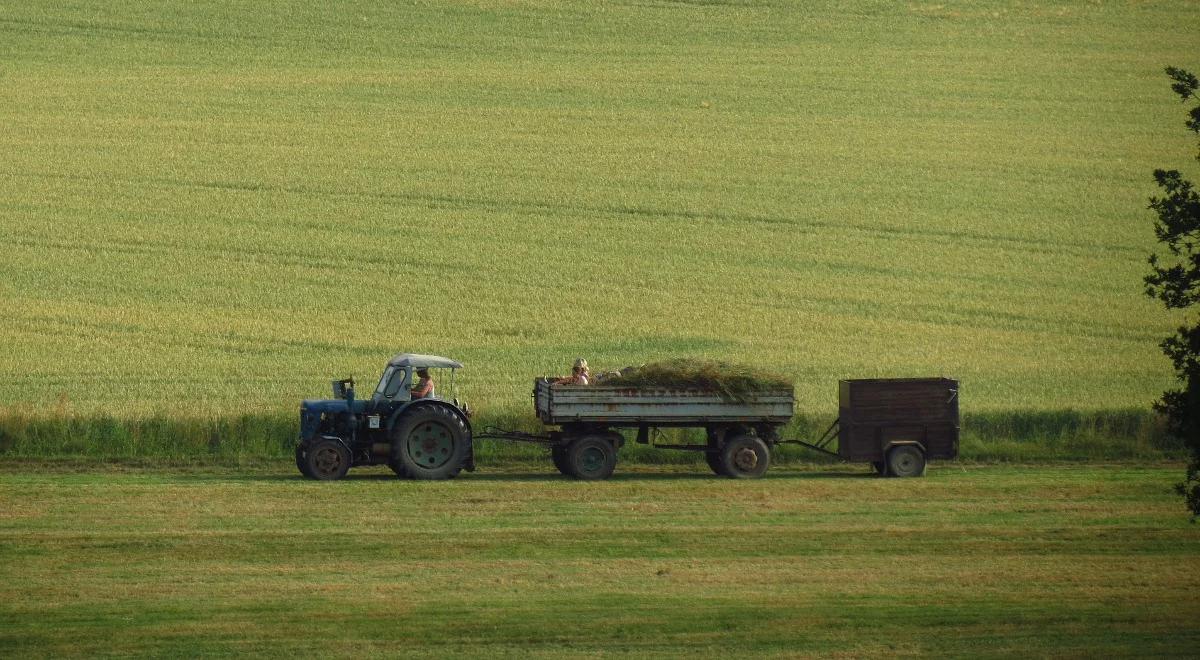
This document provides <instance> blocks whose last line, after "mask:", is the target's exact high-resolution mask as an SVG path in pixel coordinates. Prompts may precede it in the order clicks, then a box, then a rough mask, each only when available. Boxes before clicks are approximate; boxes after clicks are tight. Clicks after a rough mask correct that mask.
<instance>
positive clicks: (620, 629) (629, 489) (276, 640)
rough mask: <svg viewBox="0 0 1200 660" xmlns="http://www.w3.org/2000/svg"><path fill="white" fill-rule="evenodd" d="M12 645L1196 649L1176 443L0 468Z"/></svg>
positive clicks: (690, 650) (1176, 652) (581, 652)
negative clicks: (644, 463) (510, 463)
mask: <svg viewBox="0 0 1200 660" xmlns="http://www.w3.org/2000/svg"><path fill="white" fill-rule="evenodd" d="M0 470H2V471H3V478H2V479H0V578H2V579H0V654H2V655H4V656H5V657H23V656H26V655H43V654H49V655H54V656H60V655H84V656H93V657H94V656H97V655H109V654H112V655H128V654H150V655H159V656H161V655H189V656H195V655H208V654H212V655H227V654H234V653H237V654H242V653H257V654H269V655H272V656H279V655H291V654H298V655H309V654H320V655H326V654H328V655H342V656H363V655H394V654H398V653H404V654H407V655H414V656H431V657H445V656H447V655H451V654H453V655H465V656H487V657H546V656H564V655H565V656H592V657H594V656H596V655H613V656H638V657H643V656H672V657H679V656H681V655H689V656H703V657H730V656H731V655H738V656H746V655H765V656H788V657H795V656H810V655H819V656H829V655H842V656H849V657H863V656H871V657H890V656H895V655H912V654H923V655H929V654H935V655H956V656H963V655H970V656H980V655H984V656H1016V655H1019V656H1024V657H1028V656H1063V655H1065V656H1071V657H1113V656H1126V655H1138V656H1177V657H1187V656H1193V655H1194V653H1195V649H1196V647H1197V644H1200V631H1198V630H1197V628H1196V626H1195V621H1196V618H1197V616H1198V615H1200V597H1198V596H1197V594H1200V572H1198V571H1197V568H1200V563H1198V559H1197V557H1200V527H1197V526H1196V525H1194V524H1189V523H1188V522H1187V518H1186V516H1184V515H1182V512H1181V510H1180V506H1179V502H1178V499H1177V498H1176V497H1175V496H1174V495H1173V494H1172V493H1171V492H1170V485H1171V484H1172V483H1173V482H1174V481H1175V480H1177V479H1178V474H1179V472H1180V470H1181V467H1180V466H1178V465H1174V464H1159V465H1152V466H1133V465H1128V464H1125V465H1093V466H1088V467H1079V466H1038V467H1029V466H1013V467H987V468H969V469H964V468H961V467H959V466H955V465H939V466H935V468H934V469H931V471H930V474H929V476H928V477H926V478H925V479H910V480H898V479H879V478H875V477H872V476H870V475H869V474H868V472H867V470H865V469H857V468H838V469H820V470H803V471H784V472H777V473H773V474H772V475H770V476H769V477H768V478H766V479H763V480H761V481H755V482H734V481H729V480H726V479H717V478H713V477H711V476H706V475H703V473H700V472H696V473H691V472H676V471H667V470H665V469H662V468H660V469H658V470H653V471H650V470H648V469H647V468H641V469H640V470H622V471H619V472H618V474H617V476H616V477H614V479H612V480H611V481H607V482H600V483H579V482H574V481H569V480H566V479H563V478H561V477H559V476H557V475H554V476H551V475H550V473H549V470H550V468H549V467H548V465H547V466H544V467H543V466H536V467H533V466H526V467H522V468H518V469H516V470H515V471H509V472H497V471H494V470H493V471H481V472H478V473H476V474H473V475H465V476H464V477H462V478H460V479H458V480H455V481H451V482H404V481H397V480H396V479H394V478H392V477H391V476H390V474H384V473H377V474H363V475H362V476H360V477H357V478H352V479H350V480H347V481H342V482H337V483H323V484H322V483H314V482H309V481H304V480H302V479H300V478H299V477H298V475H294V474H290V473H284V472H280V471H276V470H271V469H260V470H251V471H246V470H213V469H208V470H177V471H164V470H157V471H137V470H112V471H108V472H96V471H89V472H85V473H73V472H71V471H70V470H68V469H65V468H62V467H47V466H44V465H42V466H39V465H35V464H16V463H12V462H9V463H7V464H0Z"/></svg>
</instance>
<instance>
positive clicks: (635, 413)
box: [476, 378, 959, 480]
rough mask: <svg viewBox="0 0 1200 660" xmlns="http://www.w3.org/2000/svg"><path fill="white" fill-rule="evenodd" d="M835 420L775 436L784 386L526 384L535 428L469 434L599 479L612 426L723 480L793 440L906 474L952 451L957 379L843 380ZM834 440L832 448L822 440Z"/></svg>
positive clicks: (754, 467) (786, 416) (788, 399)
mask: <svg viewBox="0 0 1200 660" xmlns="http://www.w3.org/2000/svg"><path fill="white" fill-rule="evenodd" d="M839 399H840V401H839V411H838V412H839V416H838V419H837V421H835V422H834V423H833V424H832V425H831V426H830V427H829V429H828V430H827V431H826V432H825V433H824V434H823V435H822V436H821V437H820V438H819V439H817V440H816V441H815V442H811V443H810V442H806V441H803V440H797V439H784V438H782V437H780V431H781V430H782V428H783V427H784V426H785V425H786V424H787V423H788V422H789V421H790V420H791V419H792V416H793V414H794V408H795V397H794V395H793V392H792V390H791V389H786V390H778V391H762V392H751V393H746V394H744V395H742V396H739V397H730V396H723V395H722V394H720V393H718V392H714V391H711V390H702V389H694V388H688V387H678V388H672V387H644V386H643V387H629V386H605V385H591V386H574V385H562V384H558V385H556V384H552V383H550V382H548V381H547V380H545V379H539V380H537V381H535V383H534V389H533V400H534V412H535V414H536V415H537V417H538V419H539V420H541V422H542V423H543V424H544V425H546V426H547V427H558V428H557V429H554V430H550V431H549V432H548V433H544V434H532V433H523V432H517V431H506V430H502V429H496V428H489V429H485V431H484V433H483V434H481V435H478V436H476V437H479V438H485V437H486V438H496V439H503V440H517V441H526V442H538V443H543V444H547V445H549V447H550V455H551V459H552V461H553V463H554V466H555V467H556V468H558V470H559V471H560V472H562V473H563V474H566V475H568V476H572V477H575V478H577V479H585V480H591V479H605V478H607V477H608V476H610V475H611V474H612V473H613V470H614V468H615V467H616V463H617V451H618V450H619V449H620V448H621V447H622V446H623V445H624V444H625V436H624V435H622V434H621V433H620V432H619V430H618V429H634V430H636V432H637V435H636V438H637V442H639V443H642V444H647V445H651V446H654V447H657V448H660V449H677V450H684V451H697V452H703V453H704V457H705V461H706V462H707V463H708V466H709V467H710V468H711V469H712V471H713V472H715V473H717V474H718V475H722V476H726V477H731V478H755V477H761V476H762V475H763V474H764V473H766V471H767V468H768V467H769V466H770V463H771V448H772V447H774V446H776V445H781V444H795V445H800V446H803V447H807V448H809V449H812V450H815V451H818V452H821V453H824V454H827V455H830V456H834V457H837V458H839V459H842V460H846V461H863V462H870V463H871V464H872V465H873V466H874V467H875V469H876V470H877V471H879V473H880V474H882V475H885V476H896V477H915V476H920V475H923V474H924V473H925V465H926V462H927V461H928V460H929V459H937V458H954V457H955V456H956V455H957V453H958V434H959V415H958V383H957V381H954V380H951V379H947V378H906V379H870V380H843V381H841V383H840V386H839ZM659 428H697V429H703V430H704V432H705V442H704V444H655V443H654V442H653V438H654V437H655V436H656V435H657V434H656V431H657V429H659ZM834 440H837V447H836V450H835V449H831V446H832V444H833V442H834Z"/></svg>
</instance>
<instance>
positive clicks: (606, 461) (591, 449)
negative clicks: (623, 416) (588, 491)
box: [563, 435, 617, 481]
mask: <svg viewBox="0 0 1200 660" xmlns="http://www.w3.org/2000/svg"><path fill="white" fill-rule="evenodd" d="M563 463H564V465H565V466H566V468H567V470H568V472H567V474H569V475H571V476H572V477H575V478H576V479H580V480H582V481H598V480H600V479H607V478H609V477H611V476H612V473H613V470H615V469H616V467H617V448H616V446H615V445H614V444H613V443H612V441H611V440H609V439H608V438H607V437H605V436H601V435H585V436H583V437H582V438H576V439H575V440H572V441H571V444H569V445H567V449H566V453H565V456H564V461H563Z"/></svg>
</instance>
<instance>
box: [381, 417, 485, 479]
mask: <svg viewBox="0 0 1200 660" xmlns="http://www.w3.org/2000/svg"><path fill="white" fill-rule="evenodd" d="M470 443H471V432H470V431H469V430H468V429H467V425H466V423H464V422H463V420H462V418H461V417H459V416H458V415H456V414H454V413H453V412H451V411H450V410H448V409H446V408H445V407H443V406H439V405H423V406H420V407H418V408H415V409H412V410H411V411H409V412H408V413H407V414H405V415H404V416H403V417H402V418H401V419H400V423H399V424H397V425H396V427H395V429H394V430H393V431H392V460H393V461H395V462H397V463H399V464H400V466H401V467H403V468H404V473H405V475H406V476H409V477H412V478H413V479H453V478H454V477H456V476H458V473H459V472H460V471H461V470H462V468H463V463H465V462H466V459H467V455H468V446H469V445H470Z"/></svg>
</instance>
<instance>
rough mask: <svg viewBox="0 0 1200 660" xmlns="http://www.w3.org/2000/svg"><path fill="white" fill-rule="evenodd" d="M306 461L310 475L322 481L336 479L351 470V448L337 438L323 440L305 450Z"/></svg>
mask: <svg viewBox="0 0 1200 660" xmlns="http://www.w3.org/2000/svg"><path fill="white" fill-rule="evenodd" d="M304 463H305V465H306V466H307V467H308V472H306V473H305V474H307V475H308V476H311V477H312V478H313V479H317V480H320V481H334V480H336V479H341V478H342V477H344V476H346V472H348V471H349V470H350V450H348V449H346V447H345V445H343V444H342V443H340V442H337V441H335V440H321V441H320V442H318V443H316V444H314V445H313V446H312V448H310V449H309V450H308V451H307V452H305V456H304Z"/></svg>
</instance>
